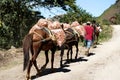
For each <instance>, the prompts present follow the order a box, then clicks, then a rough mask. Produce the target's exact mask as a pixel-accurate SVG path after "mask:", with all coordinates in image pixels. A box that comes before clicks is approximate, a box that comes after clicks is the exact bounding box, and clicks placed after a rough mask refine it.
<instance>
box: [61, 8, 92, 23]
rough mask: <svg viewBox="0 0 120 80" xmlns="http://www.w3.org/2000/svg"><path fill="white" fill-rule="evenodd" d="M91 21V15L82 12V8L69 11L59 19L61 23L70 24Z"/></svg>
mask: <svg viewBox="0 0 120 80" xmlns="http://www.w3.org/2000/svg"><path fill="white" fill-rule="evenodd" d="M92 19H93V17H92V15H91V14H89V13H88V12H86V11H85V10H83V9H82V8H78V7H77V6H76V9H75V10H73V9H69V10H68V11H67V14H65V15H64V17H62V18H61V19H60V21H61V22H66V23H71V22H73V21H76V20H77V21H78V22H79V23H82V22H86V21H91V20H92Z"/></svg>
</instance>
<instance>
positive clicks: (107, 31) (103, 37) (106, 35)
mask: <svg viewBox="0 0 120 80" xmlns="http://www.w3.org/2000/svg"><path fill="white" fill-rule="evenodd" d="M112 32H113V28H112V27H111V26H110V25H103V26H102V32H101V33H100V36H99V42H104V41H108V40H109V39H110V38H111V37H112Z"/></svg>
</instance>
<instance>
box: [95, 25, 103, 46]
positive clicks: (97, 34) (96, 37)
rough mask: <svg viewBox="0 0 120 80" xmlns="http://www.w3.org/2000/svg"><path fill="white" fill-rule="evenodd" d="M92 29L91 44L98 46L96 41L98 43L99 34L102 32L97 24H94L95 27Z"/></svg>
mask: <svg viewBox="0 0 120 80" xmlns="http://www.w3.org/2000/svg"><path fill="white" fill-rule="evenodd" d="M93 27H94V36H93V38H94V39H93V40H94V43H93V44H94V45H97V44H99V43H98V41H99V34H100V32H101V31H102V29H101V26H100V25H99V24H95V25H93Z"/></svg>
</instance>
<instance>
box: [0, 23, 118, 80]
mask: <svg viewBox="0 0 120 80" xmlns="http://www.w3.org/2000/svg"><path fill="white" fill-rule="evenodd" d="M113 28H114V32H113V37H112V39H110V40H109V41H108V42H104V43H101V44H100V45H98V46H97V48H95V49H91V54H92V55H91V56H89V57H85V56H84V55H83V54H81V53H79V57H80V58H79V59H78V60H77V61H74V62H72V63H70V64H66V67H64V68H62V69H61V68H59V54H56V58H55V72H54V73H50V72H49V71H50V69H49V65H50V64H49V65H48V68H47V69H46V70H45V71H44V74H43V76H39V77H38V78H34V75H35V74H36V71H35V69H34V68H32V71H31V75H32V79H33V80H120V25H113ZM42 60H44V59H43V58H42V59H41V61H42ZM19 61H20V63H19V64H17V65H16V66H13V67H10V68H4V69H2V70H0V80H25V74H26V71H25V72H23V71H22V59H20V60H19ZM38 61H39V62H38V64H39V63H40V60H38ZM42 63H43V62H42Z"/></svg>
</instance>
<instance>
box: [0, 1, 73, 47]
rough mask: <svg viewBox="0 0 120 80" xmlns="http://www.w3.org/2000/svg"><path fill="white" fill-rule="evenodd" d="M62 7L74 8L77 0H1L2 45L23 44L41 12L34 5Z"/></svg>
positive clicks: (66, 8) (64, 8)
mask: <svg viewBox="0 0 120 80" xmlns="http://www.w3.org/2000/svg"><path fill="white" fill-rule="evenodd" d="M56 6H57V7H61V8H62V9H63V10H66V11H67V10H68V9H69V8H70V7H71V8H74V6H75V0H0V8H1V9H0V34H1V35H0V47H2V48H10V46H11V45H13V46H15V47H19V46H21V45H22V43H21V42H22V39H23V37H24V36H25V35H26V34H27V33H28V30H29V29H30V27H31V26H32V25H33V24H35V22H36V21H37V20H38V19H39V18H41V17H42V18H44V17H43V16H42V15H41V13H40V12H37V11H32V9H33V8H34V7H46V8H48V9H50V8H51V7H56Z"/></svg>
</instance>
